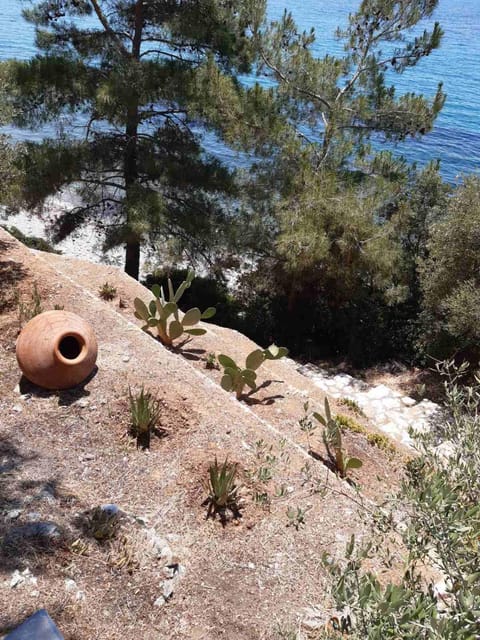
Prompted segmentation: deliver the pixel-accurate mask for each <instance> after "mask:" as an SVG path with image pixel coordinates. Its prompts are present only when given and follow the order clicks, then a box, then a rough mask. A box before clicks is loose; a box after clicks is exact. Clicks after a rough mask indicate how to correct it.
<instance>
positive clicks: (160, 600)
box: [153, 596, 165, 607]
mask: <svg viewBox="0 0 480 640" xmlns="http://www.w3.org/2000/svg"><path fill="white" fill-rule="evenodd" d="M164 604H165V598H164V597H163V596H159V597H158V598H157V599H156V600H155V602H154V603H153V606H154V607H163V605H164Z"/></svg>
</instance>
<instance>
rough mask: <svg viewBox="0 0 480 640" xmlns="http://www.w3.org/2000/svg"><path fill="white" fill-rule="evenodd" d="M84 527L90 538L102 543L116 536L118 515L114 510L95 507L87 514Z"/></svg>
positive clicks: (118, 523) (118, 524)
mask: <svg viewBox="0 0 480 640" xmlns="http://www.w3.org/2000/svg"><path fill="white" fill-rule="evenodd" d="M85 525H86V526H85V529H86V532H87V533H88V534H89V535H90V536H92V537H93V538H95V540H98V542H104V541H105V540H111V539H112V538H114V537H115V536H116V535H117V533H118V530H119V527H120V515H119V513H118V511H116V510H111V509H108V508H105V507H95V508H94V509H91V511H89V512H88V514H87V516H86V523H85Z"/></svg>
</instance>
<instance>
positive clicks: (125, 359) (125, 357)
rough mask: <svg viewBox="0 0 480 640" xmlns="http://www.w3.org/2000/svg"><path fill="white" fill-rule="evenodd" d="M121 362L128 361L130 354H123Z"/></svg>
mask: <svg viewBox="0 0 480 640" xmlns="http://www.w3.org/2000/svg"><path fill="white" fill-rule="evenodd" d="M122 362H130V356H123V358H122Z"/></svg>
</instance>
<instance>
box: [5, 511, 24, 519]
mask: <svg viewBox="0 0 480 640" xmlns="http://www.w3.org/2000/svg"><path fill="white" fill-rule="evenodd" d="M21 513H22V510H21V509H12V510H11V511H8V513H7V518H8V519H9V520H16V519H17V518H18V516H19V515H20V514H21Z"/></svg>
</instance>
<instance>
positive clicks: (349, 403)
mask: <svg viewBox="0 0 480 640" xmlns="http://www.w3.org/2000/svg"><path fill="white" fill-rule="evenodd" d="M338 402H339V404H342V405H343V406H344V407H348V408H349V409H351V411H353V413H354V414H355V415H357V416H360V417H362V418H366V415H365V413H364V411H363V409H362V408H361V406H360V405H359V404H358V402H356V400H351V399H350V398H340V400H339V401H338Z"/></svg>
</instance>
